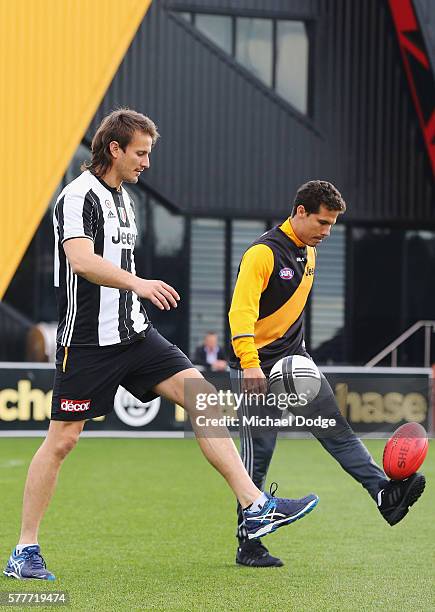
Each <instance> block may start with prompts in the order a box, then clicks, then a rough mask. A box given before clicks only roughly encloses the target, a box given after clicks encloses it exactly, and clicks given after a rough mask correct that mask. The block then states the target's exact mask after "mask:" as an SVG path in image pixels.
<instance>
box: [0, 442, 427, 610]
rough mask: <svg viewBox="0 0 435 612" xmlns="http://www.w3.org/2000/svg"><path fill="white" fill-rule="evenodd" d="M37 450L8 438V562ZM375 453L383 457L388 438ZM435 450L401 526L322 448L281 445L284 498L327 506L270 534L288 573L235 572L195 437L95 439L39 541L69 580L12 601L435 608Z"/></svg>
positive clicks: (228, 527) (13, 585) (223, 493)
mask: <svg viewBox="0 0 435 612" xmlns="http://www.w3.org/2000/svg"><path fill="white" fill-rule="evenodd" d="M39 444H40V439H36V438H35V439H17V438H15V439H5V438H2V439H0V491H1V523H0V536H1V537H0V541H1V550H2V563H3V562H6V560H7V556H8V555H9V552H10V549H11V548H12V547H13V546H14V545H15V543H16V537H17V531H18V528H19V519H20V505H21V496H22V487H23V482H24V478H25V474H26V469H27V465H28V462H29V461H30V459H31V456H32V454H33V452H34V451H35V449H36V448H37V447H38V445H39ZM368 446H369V449H370V450H371V452H372V453H373V455H374V457H375V458H376V459H377V460H379V458H380V456H381V452H382V448H383V442H382V441H370V442H369V443H368ZM433 451H434V449H433V443H432V448H431V449H429V455H428V458H427V460H426V463H425V466H424V467H425V469H424V472H425V474H426V476H427V478H428V481H429V482H428V485H427V487H426V491H425V493H424V495H423V497H422V498H421V500H420V501H419V502H418V503H417V504H416V505H415V506H414V507H413V508H412V510H411V512H410V513H409V515H408V516H407V517H406V518H405V519H404V521H403V522H402V523H401V524H399V525H397V526H396V527H393V528H391V527H389V526H388V525H387V524H386V523H385V522H384V521H383V519H382V518H381V516H380V515H379V513H378V511H377V509H376V506H375V504H374V503H373V502H372V501H371V500H370V498H369V497H368V495H367V494H366V493H365V492H364V491H363V490H362V489H361V487H360V486H359V485H358V484H357V483H355V482H354V481H353V480H352V479H351V478H349V477H348V476H347V475H346V474H345V473H344V472H343V471H342V470H341V468H339V466H338V465H337V464H335V462H334V461H333V460H332V459H331V458H330V457H329V456H328V455H327V454H326V453H325V451H323V449H322V448H321V447H320V445H319V444H318V443H317V442H316V441H315V440H281V441H279V443H278V446H277V450H276V453H275V456H274V461H273V464H272V466H271V469H270V472H269V480H276V481H278V482H279V484H280V488H279V491H278V494H279V495H283V496H284V495H288V496H293V497H299V496H301V495H303V494H306V493H308V492H310V491H313V492H315V493H317V494H318V495H319V496H320V504H319V506H318V507H317V508H316V510H315V511H314V512H313V513H311V514H310V515H309V516H308V517H306V518H304V519H303V520H301V521H298V522H297V523H296V524H294V525H292V526H289V527H285V528H283V529H281V530H279V531H278V532H277V533H276V534H274V535H272V536H268V537H267V538H265V540H264V542H265V544H267V545H268V546H270V548H271V552H273V553H274V554H276V555H278V556H280V557H281V558H282V559H283V560H284V561H285V566H284V567H283V568H269V569H252V568H245V567H240V566H236V565H235V563H234V556H235V548H236V540H235V537H234V534H235V513H234V510H235V503H234V500H233V497H232V495H231V493H230V492H229V490H227V488H226V485H225V484H224V482H223V480H222V479H221V478H220V477H218V476H217V475H215V473H214V471H213V470H212V468H211V467H209V466H208V464H207V463H206V462H205V461H204V460H203V459H202V457H201V455H200V452H199V449H198V448H197V446H196V443H195V442H194V441H193V440H143V439H134V440H110V439H89V438H87V439H83V440H81V441H80V443H79V446H78V447H77V449H76V450H75V451H74V452H73V453H72V455H71V456H70V457H69V458H68V459H67V460H66V463H65V464H64V466H63V468H62V472H61V476H60V481H59V486H58V489H57V492H56V495H55V497H54V500H53V502H52V504H51V506H50V509H49V511H48V513H47V515H46V517H45V520H44V522H43V526H42V530H41V534H40V544H41V546H42V551H43V554H44V556H45V557H46V560H47V565H48V568H49V569H50V570H52V571H53V572H54V573H55V574H56V575H57V577H58V579H57V580H56V582H54V583H39V582H34V581H29V582H20V583H18V582H17V581H14V580H11V579H8V578H6V577H4V576H2V577H1V578H0V581H1V584H0V591H7V590H11V589H12V590H15V591H16V589H17V586H18V585H19V590H20V592H25V591H45V592H47V591H50V590H63V591H68V593H69V596H70V600H71V606H72V608H73V609H75V610H117V611H124V610H151V609H152V610H241V611H244V610H247V611H248V610H249V611H255V610H297V611H302V610H308V609H310V610H315V611H317V610H380V609H384V610H388V611H392V610H400V611H403V610H413V611H417V610H421V611H425V612H426V611H429V610H435V599H434V592H435V589H434V586H435V585H434V566H435V563H434V561H435V555H434V544H435V520H434V518H435V516H434V507H435V489H434V487H433V484H432V483H433V482H434V480H435V456H434V452H433ZM8 609H10V608H8ZM15 609H17V608H15Z"/></svg>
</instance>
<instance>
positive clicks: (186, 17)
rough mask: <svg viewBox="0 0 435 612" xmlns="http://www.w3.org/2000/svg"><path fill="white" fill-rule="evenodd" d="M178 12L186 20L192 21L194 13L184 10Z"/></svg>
mask: <svg viewBox="0 0 435 612" xmlns="http://www.w3.org/2000/svg"><path fill="white" fill-rule="evenodd" d="M177 14H178V15H180V17H182V18H183V19H185V20H186V21H189V22H190V23H192V13H185V12H183V11H179V13H177Z"/></svg>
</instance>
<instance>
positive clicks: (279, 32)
mask: <svg viewBox="0 0 435 612" xmlns="http://www.w3.org/2000/svg"><path fill="white" fill-rule="evenodd" d="M180 15H182V16H183V17H184V18H185V19H188V20H189V21H191V23H193V24H194V25H195V27H196V28H198V30H200V31H201V32H202V34H204V36H206V37H207V38H209V39H210V40H211V41H212V42H213V43H214V44H215V45H217V46H218V47H219V48H220V49H222V50H223V51H225V52H226V53H228V55H231V56H233V57H234V58H235V60H236V61H237V62H239V63H240V64H241V65H242V66H243V67H244V68H246V69H247V70H249V72H251V73H252V74H253V75H254V76H255V77H256V78H257V79H259V80H260V81H261V82H262V83H264V84H265V85H267V86H268V87H270V88H271V89H273V90H274V91H275V92H276V93H277V94H278V95H279V96H280V97H281V98H283V99H284V100H286V101H287V102H289V103H290V104H291V105H292V106H293V107H294V108H296V109H297V110H298V111H300V112H301V113H304V114H307V112H308V94H309V91H308V66H309V38H308V33H307V26H306V24H305V22H303V21H294V20H288V19H277V20H274V19H266V18H255V17H254V18H251V17H238V16H234V15H209V14H203V13H180Z"/></svg>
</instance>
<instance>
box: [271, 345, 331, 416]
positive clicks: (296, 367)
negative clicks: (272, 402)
mask: <svg viewBox="0 0 435 612" xmlns="http://www.w3.org/2000/svg"><path fill="white" fill-rule="evenodd" d="M321 384H322V380H321V376H320V372H319V369H318V367H317V366H316V364H315V363H314V361H312V360H311V359H308V357H303V356H302V355H289V356H288V357H284V358H283V359H280V360H279V361H277V362H276V363H275V365H274V366H273V368H272V370H271V372H270V376H269V391H270V393H273V394H274V395H275V396H280V395H281V397H283V396H284V395H287V396H288V397H289V398H290V400H291V401H290V404H293V405H300V406H304V405H307V404H309V403H310V402H312V401H313V399H315V398H316V397H317V395H318V393H319V391H320V386H321ZM295 396H297V399H295Z"/></svg>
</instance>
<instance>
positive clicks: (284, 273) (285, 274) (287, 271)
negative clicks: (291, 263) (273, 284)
mask: <svg viewBox="0 0 435 612" xmlns="http://www.w3.org/2000/svg"><path fill="white" fill-rule="evenodd" d="M279 275H280V277H281V278H282V280H291V279H292V278H293V276H294V275H295V273H294V270H292V269H291V268H281V270H280V271H279Z"/></svg>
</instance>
